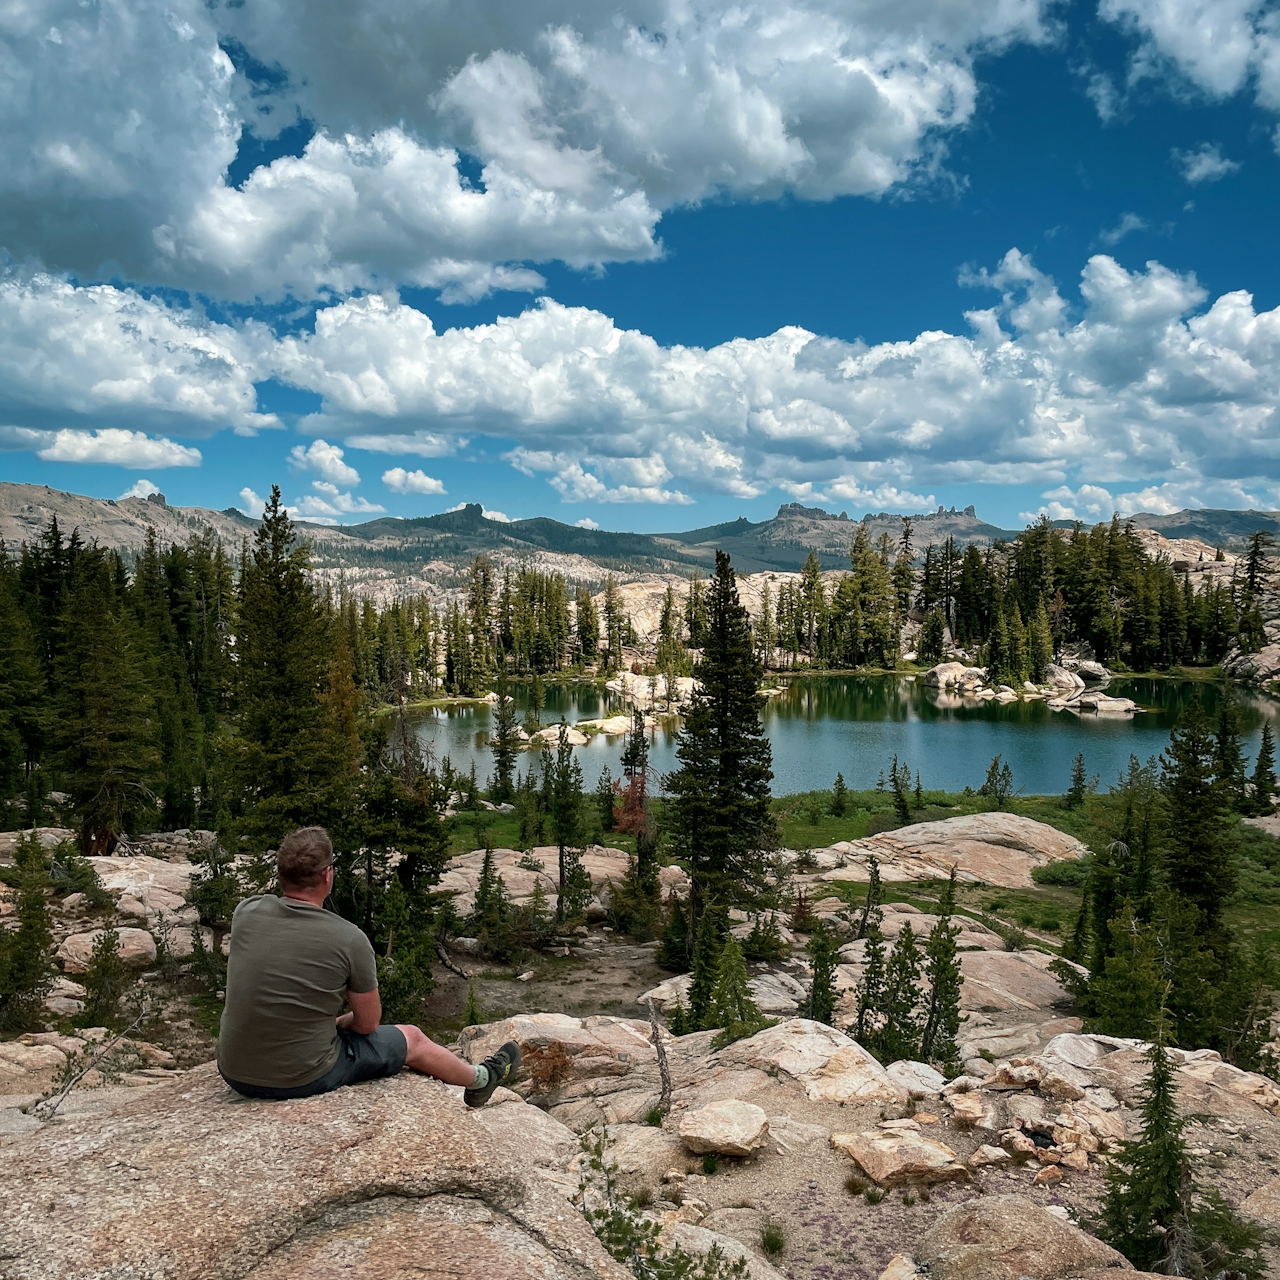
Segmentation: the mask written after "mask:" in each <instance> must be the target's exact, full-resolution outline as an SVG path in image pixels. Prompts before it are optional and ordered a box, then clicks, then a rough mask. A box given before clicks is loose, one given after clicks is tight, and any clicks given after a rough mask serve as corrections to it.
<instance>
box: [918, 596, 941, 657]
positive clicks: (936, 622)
mask: <svg viewBox="0 0 1280 1280" xmlns="http://www.w3.org/2000/svg"><path fill="white" fill-rule="evenodd" d="M946 643H947V624H946V621H945V619H944V618H943V616H942V610H941V609H937V608H935V609H931V610H930V611H929V615H928V617H926V618H925V620H924V626H922V627H921V628H920V639H919V642H918V644H917V646H916V658H917V661H919V662H920V664H921V665H922V666H930V667H932V666H936V665H937V664H938V663H939V662H941V661H942V659H943V657H944V656H945V653H946Z"/></svg>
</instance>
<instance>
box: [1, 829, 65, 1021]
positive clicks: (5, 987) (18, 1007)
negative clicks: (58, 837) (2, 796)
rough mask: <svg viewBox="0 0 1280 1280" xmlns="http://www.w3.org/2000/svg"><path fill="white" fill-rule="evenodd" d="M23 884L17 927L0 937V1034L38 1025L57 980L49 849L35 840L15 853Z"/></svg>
mask: <svg viewBox="0 0 1280 1280" xmlns="http://www.w3.org/2000/svg"><path fill="white" fill-rule="evenodd" d="M14 862H15V866H16V869H17V871H18V874H19V877H20V878H19V880H18V927H17V929H16V930H14V931H13V932H11V933H10V932H6V933H0V1030H3V1031H21V1030H25V1029H26V1028H27V1027H30V1026H34V1025H36V1023H37V1022H38V1020H39V1015H40V1008H41V1003H42V1002H43V1000H44V997H45V993H46V992H47V991H48V990H49V986H50V983H51V982H52V980H53V974H52V972H51V969H50V965H51V962H52V959H53V935H52V932H51V930H50V924H49V907H48V903H47V901H46V899H45V889H46V887H47V886H48V884H49V879H48V875H47V874H46V872H45V865H44V850H43V849H41V847H40V841H39V839H38V838H37V837H36V836H34V835H28V836H23V837H22V838H21V839H19V841H18V843H17V846H16V848H15V849H14Z"/></svg>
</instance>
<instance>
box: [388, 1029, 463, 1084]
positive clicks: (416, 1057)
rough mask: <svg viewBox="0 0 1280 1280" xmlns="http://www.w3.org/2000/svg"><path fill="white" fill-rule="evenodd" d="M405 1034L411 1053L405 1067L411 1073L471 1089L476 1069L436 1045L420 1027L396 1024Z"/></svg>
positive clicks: (406, 1059)
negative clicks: (414, 1072) (416, 1072)
mask: <svg viewBox="0 0 1280 1280" xmlns="http://www.w3.org/2000/svg"><path fill="white" fill-rule="evenodd" d="M396 1026H397V1028H398V1029H399V1030H400V1031H401V1032H402V1033H403V1035H404V1038H405V1043H406V1044H407V1045H408V1046H409V1052H408V1053H407V1054H406V1055H405V1059H404V1065H405V1066H406V1067H408V1068H409V1069H410V1070H411V1071H418V1072H421V1074H422V1075H424V1076H434V1077H435V1078H436V1079H437V1080H443V1081H444V1082H445V1084H460V1085H464V1086H467V1087H470V1085H471V1083H472V1081H474V1080H475V1078H476V1069H475V1067H473V1066H472V1065H471V1063H469V1062H467V1061H466V1060H465V1059H463V1058H459V1057H458V1055H457V1054H456V1053H450V1052H449V1050H448V1049H446V1048H445V1047H444V1045H441V1044H436V1042H435V1041H434V1040H432V1039H431V1037H430V1036H428V1035H427V1034H426V1033H425V1032H424V1031H423V1030H422V1029H421V1028H420V1027H413V1026H402V1025H401V1024H400V1023H397V1024H396Z"/></svg>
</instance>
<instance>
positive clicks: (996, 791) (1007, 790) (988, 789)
mask: <svg viewBox="0 0 1280 1280" xmlns="http://www.w3.org/2000/svg"><path fill="white" fill-rule="evenodd" d="M1000 759H1001V758H1000V757H999V756H993V757H992V759H991V763H990V764H989V765H988V766H987V776H986V778H985V779H984V780H983V783H982V786H980V787H979V788H978V794H979V795H980V796H987V797H989V798H990V799H992V800H994V801H995V804H996V808H997V809H1003V808H1004V807H1005V806H1006V805H1007V804H1008V803H1009V800H1010V798H1011V797H1012V795H1013V770H1012V769H1011V768H1010V767H1009V766H1008V765H1007V764H1001V762H1000Z"/></svg>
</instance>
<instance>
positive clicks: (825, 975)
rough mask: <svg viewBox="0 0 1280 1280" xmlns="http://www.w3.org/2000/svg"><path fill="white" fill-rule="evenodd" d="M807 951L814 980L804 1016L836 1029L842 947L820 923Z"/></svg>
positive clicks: (802, 1010) (817, 924) (803, 1012)
mask: <svg viewBox="0 0 1280 1280" xmlns="http://www.w3.org/2000/svg"><path fill="white" fill-rule="evenodd" d="M805 950H806V951H807V952H808V953H809V964H810V966H811V967H812V969H813V980H812V982H811V983H810V984H809V994H808V996H807V997H806V998H805V1001H804V1003H803V1005H802V1006H801V1008H800V1016H801V1017H802V1018H812V1019H813V1020H814V1021H815V1022H825V1023H828V1024H829V1025H832V1026H834V1025H835V1024H834V1022H833V1019H834V1018H835V1011H836V988H835V972H836V965H837V964H838V963H839V959H840V944H839V941H838V940H837V938H836V936H835V934H834V933H833V932H832V930H831V927H830V926H829V925H828V924H827V922H826V921H825V920H819V921H818V922H817V923H816V924H815V925H814V928H813V932H812V933H811V934H810V935H809V942H808V944H807V946H806V947H805Z"/></svg>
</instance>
